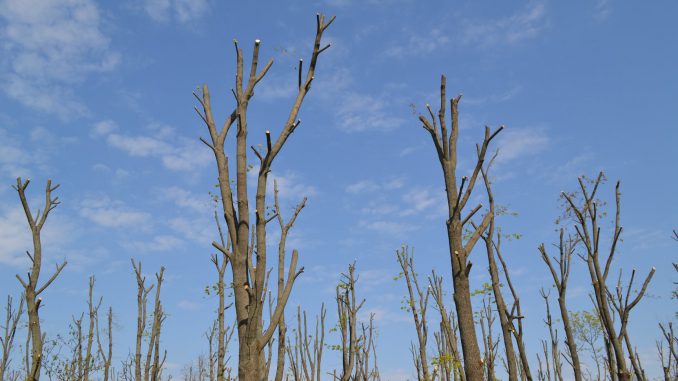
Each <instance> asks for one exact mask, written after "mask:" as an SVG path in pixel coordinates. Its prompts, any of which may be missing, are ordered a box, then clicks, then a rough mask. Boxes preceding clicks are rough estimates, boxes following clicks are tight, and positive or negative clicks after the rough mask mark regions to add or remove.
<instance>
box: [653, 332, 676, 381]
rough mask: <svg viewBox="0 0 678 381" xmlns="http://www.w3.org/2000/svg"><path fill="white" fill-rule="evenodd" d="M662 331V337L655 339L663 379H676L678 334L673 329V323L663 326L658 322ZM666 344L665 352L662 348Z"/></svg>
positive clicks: (668, 380)
mask: <svg viewBox="0 0 678 381" xmlns="http://www.w3.org/2000/svg"><path fill="white" fill-rule="evenodd" d="M659 328H660V329H661V331H662V339H661V340H657V352H658V353H659V361H660V362H661V366H662V372H663V375H664V381H670V380H676V379H678V336H676V334H675V332H674V331H673V323H668V324H667V326H664V325H663V324H662V323H659ZM664 345H666V353H665V350H664Z"/></svg>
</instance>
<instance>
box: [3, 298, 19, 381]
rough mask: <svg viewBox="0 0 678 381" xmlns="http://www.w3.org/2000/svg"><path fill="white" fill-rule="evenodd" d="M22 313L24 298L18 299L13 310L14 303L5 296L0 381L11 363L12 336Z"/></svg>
mask: <svg viewBox="0 0 678 381" xmlns="http://www.w3.org/2000/svg"><path fill="white" fill-rule="evenodd" d="M23 312H24V296H23V295H21V298H20V299H19V306H18V307H16V309H14V303H13V301H12V297H11V296H9V295H8V296H7V305H6V306H5V325H4V326H2V327H1V328H2V330H3V332H2V337H0V344H1V345H2V357H0V381H3V380H5V374H6V373H9V372H8V370H9V366H10V363H11V362H12V359H11V355H12V348H13V347H14V336H15V335H16V329H17V327H18V325H19V321H20V320H21V314H22V313H23Z"/></svg>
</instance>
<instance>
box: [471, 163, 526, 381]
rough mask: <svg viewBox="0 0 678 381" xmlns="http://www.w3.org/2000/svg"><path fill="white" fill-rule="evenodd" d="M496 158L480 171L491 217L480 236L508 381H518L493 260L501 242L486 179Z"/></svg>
mask: <svg viewBox="0 0 678 381" xmlns="http://www.w3.org/2000/svg"><path fill="white" fill-rule="evenodd" d="M495 158H496V154H495V155H494V156H493V157H492V159H491V160H490V162H489V164H488V165H487V168H486V169H483V168H481V169H480V171H481V173H482V176H483V182H484V183H485V189H486V190H487V199H488V201H489V205H490V211H489V214H490V215H492V216H493V217H492V219H491V220H490V224H489V226H488V228H487V233H486V234H482V235H481V236H482V238H483V241H485V250H486V252H487V264H488V269H489V271H490V279H491V280H492V292H493V293H494V303H495V304H496V305H497V314H498V315H499V324H500V326H501V332H502V338H503V340H504V353H505V354H506V368H507V370H508V379H509V380H510V381H517V380H518V367H517V365H516V353H515V349H514V348H513V337H512V334H511V331H512V330H514V329H515V328H514V327H513V318H512V316H511V313H510V311H509V310H508V308H507V307H506V302H505V301H504V295H503V294H502V292H501V281H500V280H499V268H498V266H497V261H496V260H495V258H494V251H495V248H496V249H497V251H499V242H501V232H498V233H497V242H495V238H494V233H495V218H494V216H495V203H494V195H493V193H492V186H491V183H490V179H489V177H488V172H489V170H490V167H491V166H492V162H493V161H494V159H495Z"/></svg>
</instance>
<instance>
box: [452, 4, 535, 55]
mask: <svg viewBox="0 0 678 381" xmlns="http://www.w3.org/2000/svg"><path fill="white" fill-rule="evenodd" d="M545 26H546V6H545V5H544V3H542V2H533V3H532V4H530V5H529V6H528V7H527V8H526V9H525V10H524V11H522V12H519V13H515V14H513V15H511V16H508V17H503V18H500V19H498V20H494V21H488V20H476V21H468V20H467V21H465V22H463V30H462V36H461V38H462V42H463V43H465V44H473V45H479V46H484V47H488V46H492V45H500V44H507V45H511V44H515V43H518V42H521V41H524V40H528V39H531V38H534V37H536V36H538V35H539V33H540V32H541V31H542V29H544V27H545Z"/></svg>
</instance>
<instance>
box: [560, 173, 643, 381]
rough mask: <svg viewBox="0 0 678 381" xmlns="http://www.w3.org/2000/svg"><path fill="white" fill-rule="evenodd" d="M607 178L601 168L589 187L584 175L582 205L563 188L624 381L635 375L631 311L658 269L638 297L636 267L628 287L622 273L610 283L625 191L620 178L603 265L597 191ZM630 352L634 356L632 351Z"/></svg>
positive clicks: (613, 370)
mask: <svg viewBox="0 0 678 381" xmlns="http://www.w3.org/2000/svg"><path fill="white" fill-rule="evenodd" d="M603 179H604V175H603V173H602V172H600V174H599V175H598V177H597V178H596V180H595V181H593V184H592V185H593V189H589V187H587V185H586V183H585V181H584V179H583V178H581V177H580V178H579V179H578V180H579V187H580V191H581V197H582V199H583V200H582V205H577V203H576V202H575V199H574V196H572V195H570V194H567V193H565V192H563V193H562V196H563V198H564V199H565V200H566V201H567V205H568V207H569V209H570V211H571V212H572V213H573V214H574V217H575V229H576V231H577V235H578V237H579V239H580V240H581V242H582V244H583V246H584V248H585V251H586V256H585V257H584V259H585V261H586V263H587V265H588V269H589V275H590V276H591V281H592V283H593V291H594V292H593V295H594V301H595V305H596V309H597V311H598V313H599V315H600V320H601V323H602V325H603V328H604V329H605V336H606V339H607V340H608V342H609V345H608V352H609V353H608V363H609V369H610V375H611V377H612V379H613V380H615V379H616V378H618V379H619V380H620V381H627V380H630V379H631V372H629V370H628V366H627V364H626V356H625V351H624V347H623V343H622V340H623V339H624V336H625V335H626V334H627V333H626V329H627V325H628V319H629V314H630V312H631V310H632V309H633V308H634V307H635V306H636V305H637V304H638V302H640V300H641V299H642V297H643V295H644V294H645V291H646V290H647V286H648V285H649V283H650V281H651V280H652V276H653V275H654V273H655V268H654V267H653V268H652V270H651V271H650V272H649V273H648V275H647V276H646V277H645V281H644V282H643V284H642V286H641V288H640V290H638V292H637V294H636V295H635V297H634V298H631V292H632V289H633V282H634V278H635V270H633V271H632V273H631V278H630V280H629V282H628V284H627V286H626V290H625V291H624V288H623V287H622V285H621V274H620V278H619V280H618V282H617V286H616V288H615V289H614V290H611V289H610V288H609V287H608V285H607V277H608V274H609V271H610V268H611V265H612V260H613V259H614V255H615V253H616V249H617V243H618V242H619V237H620V236H621V233H622V226H621V221H620V209H621V203H620V198H621V193H620V191H619V182H617V185H616V187H615V206H616V208H615V219H614V230H613V235H612V239H611V244H610V248H609V251H608V255H607V259H605V262H604V267H603V266H602V265H601V258H600V250H601V249H602V247H601V246H602V245H600V240H601V237H600V226H599V218H600V213H599V210H598V207H599V205H598V201H597V199H596V191H597V190H598V187H599V185H600V184H601V182H602V181H603ZM615 312H616V313H617V315H618V319H617V320H618V321H619V329H618V330H617V328H616V326H615V319H614V314H615ZM629 355H630V356H631V357H633V354H632V353H630V354H629ZM632 366H633V368H634V372H635V373H636V376H638V375H640V374H642V372H641V370H640V369H639V366H638V365H637V364H635V363H634V362H633V361H632Z"/></svg>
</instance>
